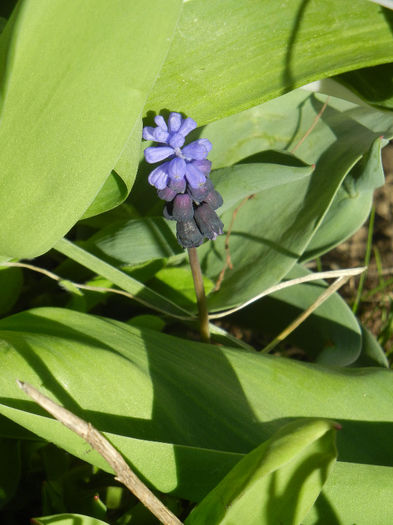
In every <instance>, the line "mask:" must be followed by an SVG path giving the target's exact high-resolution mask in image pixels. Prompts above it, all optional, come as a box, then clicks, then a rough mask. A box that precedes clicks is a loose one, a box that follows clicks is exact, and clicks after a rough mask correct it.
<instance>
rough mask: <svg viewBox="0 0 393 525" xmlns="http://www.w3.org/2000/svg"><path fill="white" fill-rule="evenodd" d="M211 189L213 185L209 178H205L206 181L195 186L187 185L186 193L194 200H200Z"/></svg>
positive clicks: (203, 198)
mask: <svg viewBox="0 0 393 525" xmlns="http://www.w3.org/2000/svg"><path fill="white" fill-rule="evenodd" d="M213 189H214V186H213V183H212V181H211V180H210V179H206V181H205V182H204V183H203V184H201V185H200V186H198V187H197V188H192V187H189V188H188V193H189V194H190V195H191V197H192V198H193V199H194V201H196V202H202V201H203V200H205V197H206V196H207V195H209V193H210V192H211V191H212V190H213Z"/></svg>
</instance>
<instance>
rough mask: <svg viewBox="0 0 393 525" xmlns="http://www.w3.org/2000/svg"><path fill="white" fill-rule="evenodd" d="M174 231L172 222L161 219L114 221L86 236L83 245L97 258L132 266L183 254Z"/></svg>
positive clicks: (147, 218)
mask: <svg viewBox="0 0 393 525" xmlns="http://www.w3.org/2000/svg"><path fill="white" fill-rule="evenodd" d="M146 184H147V181H146ZM156 198H157V199H158V197H156ZM174 232H175V228H174V223H173V222H170V221H167V220H165V219H164V218H163V217H144V218H141V219H130V220H126V221H124V220H123V221H116V222H114V223H109V224H107V226H105V227H104V228H102V229H101V230H99V231H98V232H97V233H96V234H94V235H93V236H92V237H90V239H89V241H88V243H87V244H86V246H87V247H91V249H92V250H93V251H94V253H95V254H96V255H98V256H101V257H102V256H104V257H106V258H108V257H109V259H111V260H113V261H115V262H117V263H120V264H130V265H135V264H140V263H144V262H146V261H150V260H151V259H160V258H165V257H171V256H173V255H177V254H179V253H184V250H183V249H182V248H181V247H180V245H179V243H178V242H177V240H176V236H175V233H174Z"/></svg>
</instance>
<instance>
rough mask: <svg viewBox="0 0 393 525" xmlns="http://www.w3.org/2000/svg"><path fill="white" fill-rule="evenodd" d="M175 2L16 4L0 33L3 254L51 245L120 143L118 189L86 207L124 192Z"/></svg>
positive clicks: (98, 184)
mask: <svg viewBox="0 0 393 525" xmlns="http://www.w3.org/2000/svg"><path fill="white" fill-rule="evenodd" d="M180 9H181V2H180V0H170V1H169V2H166V3H165V7H164V6H163V5H162V3H161V2H160V1H159V0H151V1H150V2H149V9H146V4H145V2H144V1H142V0H136V1H134V2H131V3H130V2H128V1H125V0H120V1H119V2H116V3H115V4H112V3H111V5H108V3H107V2H106V1H104V0H98V1H97V0H96V1H92V0H88V1H86V2H84V3H83V4H81V3H80V2H79V1H77V0H71V1H70V0H57V1H56V2H51V3H50V4H48V3H47V2H45V1H44V0H40V1H38V2H32V1H29V0H26V1H24V2H21V3H19V4H18V8H17V9H16V10H15V11H14V12H13V15H12V17H11V19H10V21H9V22H8V24H7V26H6V28H5V29H4V31H3V33H2V34H1V38H0V77H2V99H1V129H0V164H1V166H2V183H1V184H2V191H1V194H0V207H1V209H2V212H3V214H4V216H6V217H7V221H6V222H5V223H4V224H3V226H2V235H1V242H0V253H1V254H3V255H8V256H14V257H18V258H20V257H27V258H31V257H34V256H36V255H38V254H41V253H43V252H45V251H47V250H48V249H49V248H51V247H52V246H53V245H54V244H55V242H56V241H57V240H58V239H59V238H61V237H62V236H63V235H64V234H65V233H66V232H67V231H68V230H69V229H70V228H71V227H72V226H73V225H74V223H75V222H76V221H77V220H78V219H80V217H81V216H82V215H83V214H84V213H85V212H86V209H87V208H88V207H89V206H90V205H91V204H92V202H93V201H94V199H95V197H96V196H97V194H98V193H99V192H100V190H101V188H102V187H103V186H104V187H105V183H106V180H107V179H108V176H110V173H111V171H112V169H113V168H114V167H115V165H116V164H117V163H118V160H119V158H120V156H121V154H122V153H123V151H124V152H127V158H128V157H129V154H130V151H133V152H134V154H133V157H132V158H131V159H129V165H128V170H127V172H125V171H124V172H122V173H118V175H119V176H120V177H121V179H122V181H121V185H122V186H121V188H119V189H118V190H117V191H115V192H114V195H113V196H112V197H109V196H108V195H102V196H101V195H100V196H99V199H100V201H101V202H100V204H95V205H94V206H93V208H94V209H93V210H91V211H90V213H98V212H99V211H104V210H105V209H106V208H108V207H111V206H113V205H116V204H117V203H118V202H119V199H121V198H124V195H125V193H126V191H125V190H124V186H126V187H127V188H128V190H127V191H129V189H130V188H131V185H132V182H133V179H134V176H135V171H136V166H137V162H138V149H139V144H140V135H139V131H138V130H139V128H140V116H141V111H142V109H143V106H144V104H145V100H146V97H147V94H148V91H149V90H150V88H151V86H152V84H153V82H154V80H155V78H156V76H157V73H158V71H159V69H160V67H161V64H162V62H163V60H164V58H165V56H166V53H167V50H168V47H169V44H170V39H171V36H172V34H173V30H174V27H175V24H176V22H177V18H178V15H179V12H180ZM7 56H8V58H7ZM127 141H129V143H128V144H127V147H126V148H125V146H126V143H127ZM118 182H119V179H118V178H117V182H116V184H118ZM119 184H120V183H119ZM108 186H110V187H111V188H110V192H113V184H112V183H110V182H108V183H107V184H106V187H105V189H104V190H103V191H104V192H106V191H107V190H108Z"/></svg>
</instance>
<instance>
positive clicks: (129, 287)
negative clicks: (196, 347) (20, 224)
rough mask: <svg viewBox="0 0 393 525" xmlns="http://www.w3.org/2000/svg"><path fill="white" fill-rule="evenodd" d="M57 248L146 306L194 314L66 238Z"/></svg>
mask: <svg viewBox="0 0 393 525" xmlns="http://www.w3.org/2000/svg"><path fill="white" fill-rule="evenodd" d="M55 249H56V250H57V251H59V252H60V253H63V254H64V255H66V256H67V257H70V258H71V259H73V260H74V261H76V262H78V263H79V264H82V265H83V266H85V267H86V268H89V270H91V271H93V272H96V273H97V274H98V275H101V276H102V277H105V278H106V279H108V280H109V281H110V282H111V283H113V284H115V285H117V286H119V287H120V288H122V289H123V290H125V291H126V292H128V293H129V294H132V295H133V296H135V297H136V298H137V300H138V301H139V302H141V303H142V304H145V305H146V306H150V307H151V308H154V309H156V310H158V311H160V312H163V313H168V314H169V315H173V316H174V317H176V316H180V317H182V318H184V317H185V316H186V317H190V316H192V314H190V313H189V312H188V311H187V310H184V309H183V308H182V307H181V306H178V305H177V304H175V303H173V302H172V301H171V300H170V299H166V298H165V297H163V296H162V295H160V294H158V293H157V292H154V291H153V290H151V289H150V288H148V287H147V286H145V285H144V284H142V283H140V282H139V281H137V280H136V279H133V278H132V277H130V276H129V275H127V274H126V273H124V272H122V271H121V270H118V269H117V268H115V267H114V266H111V265H110V264H108V263H106V262H104V261H102V260H101V259H99V258H98V257H96V256H95V255H92V254H91V253H89V252H87V251H86V250H83V248H80V247H79V246H77V245H76V244H73V243H72V242H70V241H67V240H66V239H61V240H60V241H59V242H58V243H57V244H56V247H55Z"/></svg>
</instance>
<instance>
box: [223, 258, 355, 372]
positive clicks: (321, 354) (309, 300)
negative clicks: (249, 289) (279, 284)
mask: <svg viewBox="0 0 393 525" xmlns="http://www.w3.org/2000/svg"><path fill="white" fill-rule="evenodd" d="M310 273H311V272H308V271H307V270H305V269H304V268H303V267H301V266H300V265H296V266H294V267H293V268H292V270H291V271H290V272H289V273H288V274H287V275H286V277H285V279H286V280H287V279H295V278H297V277H302V276H304V275H307V274H310ZM327 286H328V284H327V283H326V281H320V280H319V281H313V282H310V283H304V284H298V285H296V286H292V287H290V288H285V289H284V290H280V291H278V292H274V293H272V294H270V295H269V296H267V297H264V298H263V299H261V300H259V301H257V302H256V303H254V304H251V305H250V306H248V307H246V308H244V309H243V310H240V311H239V312H237V313H236V314H235V316H234V318H232V319H233V321H234V323H235V324H240V325H241V326H246V327H247V328H249V329H251V330H253V331H254V332H255V333H256V334H258V333H259V334H263V335H265V336H266V335H269V336H270V338H271V339H273V338H274V337H275V336H277V335H278V334H279V333H280V332H281V331H282V330H284V329H285V328H286V327H287V326H288V325H289V324H290V323H291V322H292V321H294V320H295V319H296V317H297V316H298V315H300V314H301V313H302V312H303V311H304V310H306V309H307V308H308V307H309V306H311V305H312V304H313V303H314V302H315V301H316V300H317V298H318V297H319V296H320V295H321V294H322V293H323V292H324V291H325V290H326V288H327ZM286 341H288V342H290V343H291V344H293V345H294V346H295V347H297V348H300V349H302V350H303V351H304V352H305V353H306V355H307V357H308V359H311V360H313V361H315V362H317V363H320V364H323V365H326V366H347V365H349V364H351V363H353V362H354V361H356V359H357V358H358V357H359V354H360V350H361V346H362V333H361V330H360V327H359V323H358V322H357V320H356V317H355V316H354V314H353V313H352V310H351V309H350V308H349V307H348V305H347V304H346V303H345V301H344V300H343V299H342V298H341V297H340V295H339V294H338V293H334V294H333V295H331V296H330V297H329V299H327V300H326V301H325V302H324V303H323V304H322V305H320V306H319V307H318V308H317V309H316V310H315V312H314V313H313V314H312V315H311V316H310V317H309V318H308V319H306V321H304V322H303V323H302V324H301V325H300V326H299V327H298V328H296V330H295V331H294V332H293V333H292V334H291V335H290V336H289V337H288V338H287V339H286ZM359 366H360V365H359Z"/></svg>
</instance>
